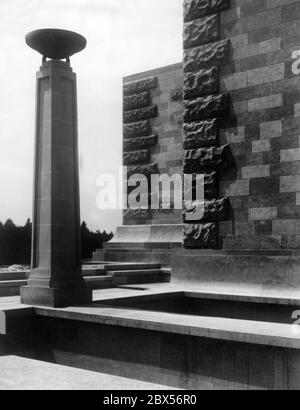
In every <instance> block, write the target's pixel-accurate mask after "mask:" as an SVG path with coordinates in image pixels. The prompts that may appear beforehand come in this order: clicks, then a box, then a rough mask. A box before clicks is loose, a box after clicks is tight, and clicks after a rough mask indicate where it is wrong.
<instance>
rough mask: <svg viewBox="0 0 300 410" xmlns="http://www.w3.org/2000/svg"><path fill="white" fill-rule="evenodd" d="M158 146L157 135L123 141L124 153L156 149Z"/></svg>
mask: <svg viewBox="0 0 300 410" xmlns="http://www.w3.org/2000/svg"><path fill="white" fill-rule="evenodd" d="M156 144H157V135H150V136H149V137H141V138H131V139H128V140H126V139H125V140H124V141H123V149H124V152H129V151H137V150H143V149H145V148H150V147H154V146H155V145H156Z"/></svg>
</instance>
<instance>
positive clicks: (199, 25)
mask: <svg viewBox="0 0 300 410" xmlns="http://www.w3.org/2000/svg"><path fill="white" fill-rule="evenodd" d="M219 36H220V17H219V15H218V14H214V15H212V16H209V17H203V18H200V19H198V20H193V21H192V22H190V23H185V24H184V28H183V46H184V48H185V49H187V48H192V47H197V46H200V45H203V44H206V43H211V42H213V41H217V40H218V39H219Z"/></svg>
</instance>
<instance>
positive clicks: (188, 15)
mask: <svg viewBox="0 0 300 410" xmlns="http://www.w3.org/2000/svg"><path fill="white" fill-rule="evenodd" d="M183 7H184V21H185V22H189V21H192V20H195V19H198V18H200V17H204V16H207V15H209V14H213V13H217V12H219V11H222V10H226V9H228V8H229V7H230V0H185V1H184V5H183Z"/></svg>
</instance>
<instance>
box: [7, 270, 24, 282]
mask: <svg viewBox="0 0 300 410" xmlns="http://www.w3.org/2000/svg"><path fill="white" fill-rule="evenodd" d="M28 276H29V272H26V271H17V272H14V271H6V272H0V281H6V280H26V279H27V278H28Z"/></svg>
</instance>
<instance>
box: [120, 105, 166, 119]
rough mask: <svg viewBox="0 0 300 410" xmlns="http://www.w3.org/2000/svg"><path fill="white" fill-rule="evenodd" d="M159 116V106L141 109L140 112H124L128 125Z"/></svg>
mask: <svg viewBox="0 0 300 410" xmlns="http://www.w3.org/2000/svg"><path fill="white" fill-rule="evenodd" d="M157 115H158V107H157V105H152V106H151V107H144V108H139V109H138V110H132V111H124V113H123V120H124V123H125V124H126V123H132V122H138V121H141V120H148V119H151V118H155V117H157Z"/></svg>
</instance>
